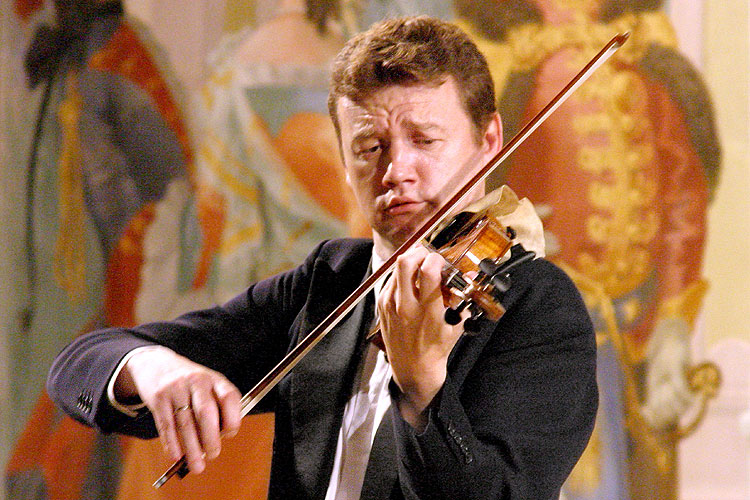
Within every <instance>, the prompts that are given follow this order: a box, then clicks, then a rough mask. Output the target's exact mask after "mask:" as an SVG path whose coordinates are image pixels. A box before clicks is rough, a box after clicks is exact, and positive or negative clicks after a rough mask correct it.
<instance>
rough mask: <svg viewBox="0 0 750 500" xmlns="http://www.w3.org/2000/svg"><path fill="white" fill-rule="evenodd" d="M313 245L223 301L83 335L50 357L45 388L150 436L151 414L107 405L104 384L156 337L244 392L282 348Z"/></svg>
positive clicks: (73, 409) (73, 410) (78, 412)
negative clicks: (295, 262) (293, 263)
mask: <svg viewBox="0 0 750 500" xmlns="http://www.w3.org/2000/svg"><path fill="white" fill-rule="evenodd" d="M319 249H320V247H318V249H316V250H315V251H313V253H311V254H310V256H309V257H308V259H307V260H306V261H305V263H304V264H302V265H301V266H299V267H298V268H296V269H294V270H292V271H289V272H287V273H284V274H281V275H278V276H275V277H273V278H269V279H267V280H263V281H260V282H258V283H256V284H254V285H252V286H251V287H250V288H248V290H247V291H245V292H244V293H242V294H240V295H238V296H237V297H235V298H234V299H232V300H230V301H229V302H227V303H226V304H224V305H222V306H216V307H213V308H210V309H205V310H201V311H194V312H190V313H187V314H185V315H183V316H180V317H179V318H177V319H176V320H174V321H170V322H158V323H149V324H145V325H141V326H138V327H136V328H132V329H124V328H109V329H104V330H98V331H94V332H91V333H88V334H86V335H82V336H81V337H79V338H77V339H76V340H74V341H73V342H72V343H71V344H70V345H69V346H67V347H66V348H65V349H64V350H63V351H62V352H61V353H60V354H59V355H58V356H57V357H56V358H55V360H54V362H53V364H52V367H51V369H50V372H49V375H48V379H47V391H48V392H49V394H50V396H51V398H52V400H53V401H54V402H55V403H56V404H57V405H58V406H60V408H62V409H63V411H65V412H66V413H67V414H69V415H70V416H71V417H72V418H74V419H75V420H77V421H79V422H82V423H84V424H86V425H89V426H92V427H95V428H97V429H98V430H100V431H102V432H119V433H123V434H130V435H135V436H138V437H144V438H150V437H155V436H156V435H157V433H156V429H155V426H154V424H153V419H152V418H151V415H150V413H149V412H148V411H145V412H141V413H140V414H139V415H138V416H137V417H135V418H132V417H128V416H126V415H124V414H123V413H121V412H119V411H118V410H116V409H115V408H113V407H112V405H111V404H110V403H109V399H108V397H107V384H108V382H109V379H110V377H111V376H112V373H113V372H114V371H115V369H116V368H117V365H118V364H119V362H120V360H121V359H122V358H123V357H124V356H125V355H126V354H127V353H128V352H130V351H131V350H133V349H135V348H137V347H140V346H146V345H154V344H156V345H163V346H166V347H169V348H170V349H172V350H174V351H175V352H177V353H179V354H181V355H183V356H186V357H188V358H190V359H192V360H193V361H195V362H197V363H200V364H203V365H205V366H207V367H209V368H211V369H214V370H217V371H219V372H221V373H223V374H224V375H225V376H226V377H227V378H228V379H229V380H230V381H232V382H233V383H234V384H235V385H236V386H237V387H238V388H239V389H240V391H241V392H246V391H247V390H249V389H250V388H251V387H252V385H253V384H254V383H255V382H257V381H258V380H259V379H260V378H262V376H263V375H265V374H266V373H268V372H269V371H270V370H271V369H272V368H273V366H274V365H275V364H276V363H277V362H278V360H279V359H281V357H283V355H284V354H285V353H286V351H287V350H288V347H289V344H290V342H291V339H290V338H289V337H288V332H289V330H290V325H291V324H292V322H293V321H294V318H295V317H296V315H297V313H298V312H299V310H300V309H301V308H302V307H303V305H304V302H305V300H306V298H307V294H308V288H309V281H310V274H311V273H312V268H313V267H314V263H315V259H316V255H317V253H318V252H319ZM272 400H273V394H269V396H267V397H266V398H265V399H264V401H263V402H262V404H261V405H260V406H259V408H258V411H269V410H270V409H271V408H272Z"/></svg>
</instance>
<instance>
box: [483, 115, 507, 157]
mask: <svg viewBox="0 0 750 500" xmlns="http://www.w3.org/2000/svg"><path fill="white" fill-rule="evenodd" d="M483 140H484V143H485V145H486V146H487V153H488V155H489V156H488V159H489V158H492V157H494V156H495V155H496V154H497V153H499V152H500V150H501V149H502V148H503V121H502V120H501V119H500V114H499V113H497V112H496V113H494V114H493V115H492V119H491V120H490V122H489V123H488V124H487V128H486V129H485V131H484V137H483Z"/></svg>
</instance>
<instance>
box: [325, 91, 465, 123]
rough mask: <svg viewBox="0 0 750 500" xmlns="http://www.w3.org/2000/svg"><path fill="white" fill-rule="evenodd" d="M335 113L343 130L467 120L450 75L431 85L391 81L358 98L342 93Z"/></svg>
mask: <svg viewBox="0 0 750 500" xmlns="http://www.w3.org/2000/svg"><path fill="white" fill-rule="evenodd" d="M336 113H337V117H338V119H339V123H340V125H341V129H342V133H345V131H347V130H348V131H351V132H357V131H360V130H363V129H372V128H377V127H392V126H398V125H409V126H449V125H451V126H455V125H456V123H455V122H456V120H457V119H458V120H461V118H460V117H461V116H463V119H464V120H465V121H468V120H469V115H468V114H467V113H466V111H465V110H464V107H463V104H462V101H461V96H460V94H459V91H458V86H457V85H456V83H455V82H454V80H453V79H452V78H450V77H449V78H447V79H446V80H445V81H443V82H442V83H438V84H432V85H430V84H423V83H420V84H413V85H391V86H388V87H385V88H383V89H380V90H378V91H376V92H375V93H373V94H372V95H370V96H368V97H366V98H365V99H362V100H361V101H357V102H355V101H352V100H351V99H350V98H348V97H341V98H340V99H339V100H338V102H337V103H336Z"/></svg>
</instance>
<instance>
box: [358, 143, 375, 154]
mask: <svg viewBox="0 0 750 500" xmlns="http://www.w3.org/2000/svg"><path fill="white" fill-rule="evenodd" d="M378 151H380V143H375V144H367V145H363V146H361V147H360V148H359V149H358V150H357V155H359V156H368V155H372V154H375V153H377V152H378Z"/></svg>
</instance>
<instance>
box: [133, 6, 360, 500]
mask: <svg viewBox="0 0 750 500" xmlns="http://www.w3.org/2000/svg"><path fill="white" fill-rule="evenodd" d="M267 7H268V8H267V9H265V10H263V16H262V18H261V19H260V21H261V22H260V24H259V25H258V26H254V27H247V28H245V29H242V30H240V31H239V32H237V33H234V34H230V35H227V36H226V37H225V38H224V39H223V40H222V42H221V43H220V45H219V47H218V48H217V49H216V50H215V51H214V53H213V55H212V58H211V60H210V61H209V62H208V66H209V71H208V73H209V75H210V76H209V78H208V80H207V82H206V84H205V85H204V86H203V88H202V89H201V91H200V93H199V95H198V96H197V99H196V102H197V109H196V110H195V113H194V114H195V118H196V120H195V121H196V127H197V128H196V137H199V138H200V139H199V141H198V143H197V146H198V147H197V151H196V169H197V177H196V186H197V193H198V194H197V203H195V204H194V205H191V203H192V200H191V199H189V198H185V197H183V198H182V201H183V202H184V203H186V206H191V209H192V210H194V215H195V220H197V221H200V223H201V225H202V226H203V227H207V228H210V232H211V234H212V236H211V237H210V238H208V239H207V240H205V241H204V244H203V245H196V246H194V248H195V250H196V251H195V253H194V255H193V257H190V255H189V254H190V252H189V248H188V251H187V252H185V251H184V250H185V249H183V252H182V254H183V255H187V258H186V260H187V261H188V262H192V264H191V265H189V266H187V267H188V269H197V274H196V276H195V279H194V281H195V282H198V283H200V284H201V287H199V289H202V290H203V291H204V292H205V294H207V296H208V298H207V301H208V303H211V302H216V303H220V302H223V301H225V300H228V299H229V298H230V297H232V296H234V295H235V294H236V293H238V292H239V291H240V290H242V289H244V288H245V287H247V286H248V285H249V284H251V283H253V282H255V281H257V280H259V279H262V278H265V277H267V276H270V275H272V274H275V273H278V272H281V271H283V270H286V269H289V268H291V267H292V266H294V265H295V264H296V263H297V262H299V261H300V260H301V259H303V258H304V256H305V255H307V253H309V251H310V250H311V249H312V248H313V246H314V245H316V244H317V243H319V242H320V241H322V240H323V239H327V238H336V237H342V236H347V235H360V236H368V235H369V232H366V231H365V228H366V223H365V221H364V220H363V219H361V218H360V215H359V209H358V208H357V207H356V205H355V202H354V199H353V197H352V195H351V193H350V190H349V187H348V186H347V185H346V182H345V179H344V173H343V166H342V165H341V159H340V156H339V153H338V144H337V141H336V136H335V132H334V130H333V126H332V125H331V123H330V119H329V118H328V110H327V104H326V102H327V96H328V90H327V89H328V67H329V64H330V62H331V59H332V58H333V57H334V56H335V55H336V54H337V53H338V51H339V50H340V48H341V47H342V46H343V44H344V42H345V35H344V32H345V30H344V29H343V28H342V26H341V24H340V22H339V11H338V4H337V2H333V1H321V0H308V1H304V0H284V1H281V2H274V3H273V5H267ZM175 200H176V201H178V199H177V198H176V199H175ZM205 243H207V244H205ZM177 244H178V242H176V241H175V242H173V243H172V245H173V246H174V245H177ZM188 247H190V245H188ZM157 261H158V259H155V260H154V262H157ZM149 276H150V277H149V278H147V279H148V280H149V282H150V283H153V285H154V286H152V287H150V292H148V293H147V294H145V295H143V296H141V297H140V298H139V302H142V303H143V304H149V303H153V301H154V300H156V299H157V297H160V296H161V297H163V296H164V295H165V294H167V295H168V294H178V295H179V294H181V289H182V288H184V287H181V286H179V283H175V280H174V278H173V277H170V278H168V279H163V278H162V276H163V272H160V270H159V269H154V270H153V272H151V273H149ZM178 281H179V278H178ZM168 302H169V301H168ZM171 302H173V303H174V304H177V303H179V302H180V299H177V298H176V299H175V300H174V301H171ZM191 302H192V303H196V300H191ZM175 312H178V311H175ZM165 315H167V316H171V315H172V311H170V312H169V313H167V314H165ZM143 319H150V318H149V317H148V316H146V317H144V318H143ZM272 436H273V416H272V415H257V416H252V417H248V418H246V419H245V421H244V422H243V425H242V428H241V430H240V435H239V436H238V437H237V438H236V439H233V440H231V441H228V442H227V443H226V444H225V446H224V451H223V453H222V455H221V456H220V457H219V458H218V459H217V461H215V462H212V463H211V464H210V468H209V470H208V471H207V473H206V474H202V475H201V476H200V477H196V478H191V477H188V478H186V479H185V481H182V482H179V484H175V485H173V486H172V487H171V488H167V489H164V490H159V491H158V492H157V491H156V490H154V489H153V488H151V485H150V482H149V481H144V478H151V477H153V478H154V479H155V478H156V477H158V476H159V475H160V474H161V473H162V472H163V470H164V468H165V467H167V466H168V465H169V464H168V463H166V462H165V461H164V460H165V459H164V453H163V452H162V450H161V448H160V446H159V444H158V443H155V442H138V443H134V444H133V448H132V450H133V451H134V452H133V454H132V455H131V456H129V457H128V460H127V462H126V464H125V470H124V476H123V484H122V486H121V489H120V493H119V498H175V499H176V498H181V499H185V498H200V497H202V496H206V495H210V496H211V498H215V499H221V498H227V499H233V498H235V497H236V492H237V491H243V492H244V494H246V495H247V496H248V497H250V498H263V497H265V496H266V492H267V483H268V474H269V469H270V459H271V455H270V452H271V440H272Z"/></svg>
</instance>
